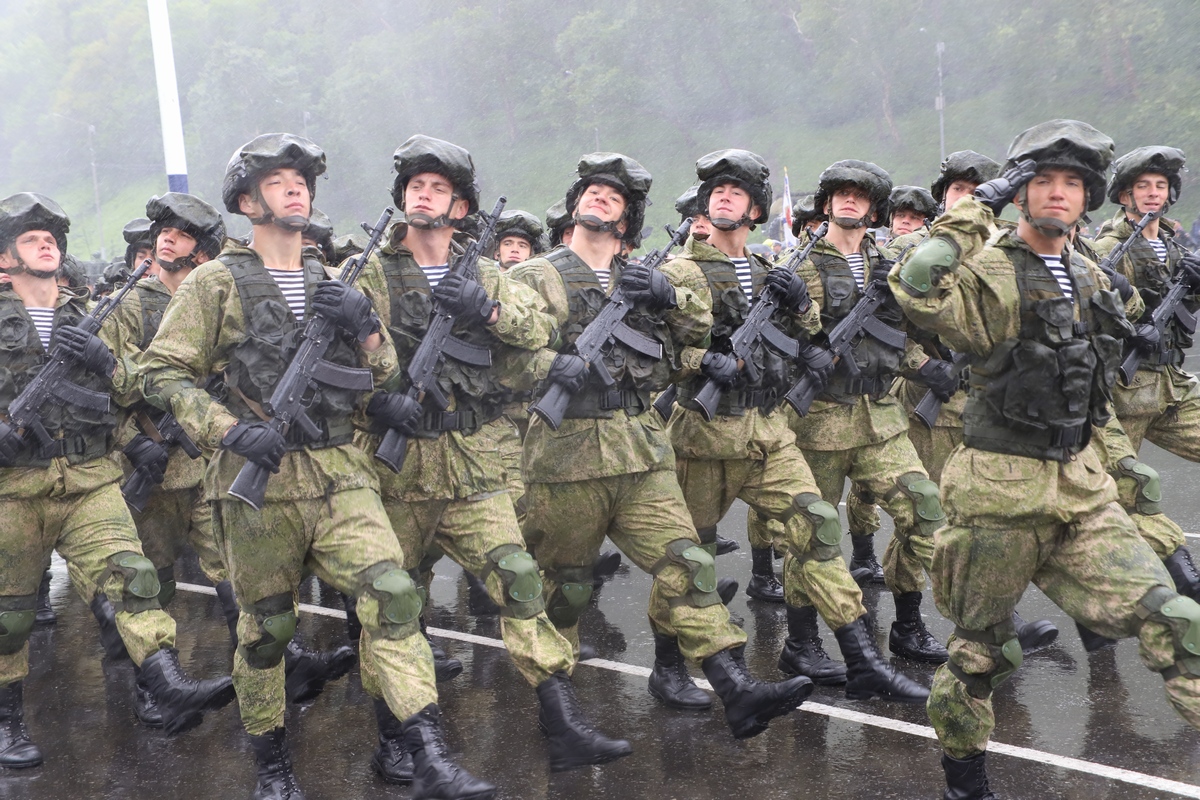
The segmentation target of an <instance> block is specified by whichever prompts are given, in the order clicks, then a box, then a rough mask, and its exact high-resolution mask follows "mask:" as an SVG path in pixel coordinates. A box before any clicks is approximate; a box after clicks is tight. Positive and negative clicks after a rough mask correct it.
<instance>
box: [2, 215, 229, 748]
mask: <svg viewBox="0 0 1200 800" xmlns="http://www.w3.org/2000/svg"><path fill="white" fill-rule="evenodd" d="M69 228H70V221H69V220H68V219H67V216H66V215H65V214H64V213H63V211H62V209H61V208H59V206H58V204H57V203H55V202H54V201H53V200H50V199H49V198H46V197H43V196H41V195H37V194H30V193H23V194H17V195H13V196H12V197H9V198H6V199H4V200H2V201H0V271H3V272H4V274H6V275H8V276H9V278H10V280H9V281H8V282H5V283H4V284H3V286H2V287H0V323H2V324H0V370H2V380H0V386H2V387H3V389H2V390H0V404H2V406H3V408H4V409H5V410H6V411H7V409H8V408H9V405H10V404H11V403H12V402H13V401H14V400H16V399H17V397H18V396H19V395H20V393H21V392H22V391H23V390H24V389H25V387H26V386H27V385H29V383H30V382H31V381H33V380H34V379H35V378H36V377H37V376H38V374H39V373H40V372H41V370H42V369H43V368H44V367H45V366H46V365H47V364H48V363H50V362H49V360H48V358H47V354H48V353H49V352H51V351H56V352H59V353H62V354H64V355H65V356H66V358H67V364H68V367H67V372H66V379H67V380H69V381H71V382H72V383H74V384H75V385H76V388H77V389H81V390H87V391H91V392H94V393H97V394H99V395H101V396H104V397H105V398H106V399H107V396H108V394H109V393H110V392H111V393H113V394H115V395H116V396H117V397H118V398H120V397H121V396H122V395H123V393H124V392H125V391H126V390H127V389H128V387H129V385H130V384H131V383H132V382H134V380H135V379H136V372H135V371H134V370H133V369H132V368H131V365H130V364H129V363H128V362H126V361H125V360H124V359H120V358H117V357H114V355H113V352H112V351H113V349H115V348H116V347H117V344H116V342H114V341H112V340H108V339H105V338H101V335H102V336H108V335H109V332H110V331H111V330H112V329H111V328H109V327H105V328H103V329H101V331H100V334H101V335H96V334H92V333H89V332H87V331H86V330H85V329H84V328H82V327H79V323H80V322H81V321H82V320H83V317H84V316H85V315H86V313H87V307H86V306H87V292H86V291H83V292H75V291H71V290H69V289H60V288H59V287H58V284H57V283H56V282H55V276H56V274H57V273H58V270H59V266H60V264H61V261H62V254H63V253H64V252H65V251H66V246H67V231H68V229H69ZM36 411H37V412H39V413H40V414H41V421H42V423H43V425H44V428H45V433H46V434H48V438H46V439H45V440H44V441H41V440H39V439H38V438H36V437H35V436H34V432H33V431H22V430H18V429H17V428H16V427H15V426H14V425H12V424H11V423H10V422H9V421H7V420H0V519H2V520H3V525H0V766H3V767H8V768H14V769H19V768H25V767H35V766H37V765H39V764H41V763H42V753H41V750H40V749H39V748H38V746H37V745H36V744H34V743H33V742H32V741H30V739H29V735H28V733H27V732H26V730H25V726H24V721H23V711H22V708H23V705H22V699H23V681H24V678H25V676H26V675H27V674H28V673H29V646H28V639H29V634H30V631H31V630H32V628H33V625H34V614H35V611H34V609H35V607H36V603H37V589H38V582H39V579H40V578H41V576H42V572H43V567H44V564H45V561H46V559H47V558H48V557H49V555H50V551H51V549H57V550H58V552H59V553H60V554H61V555H62V557H63V558H64V559H66V561H67V564H68V565H74V566H75V567H76V568H77V569H78V570H79V571H80V572H81V573H82V574H83V575H84V576H86V578H87V581H88V583H89V585H91V586H94V587H97V588H98V589H99V590H101V591H103V592H105V593H106V594H107V595H108V596H109V597H111V598H114V605H115V606H116V615H115V622H116V627H117V630H118V632H119V633H120V636H121V639H122V640H123V642H124V645H125V648H126V649H127V650H128V651H129V654H130V656H131V657H132V658H133V661H134V664H136V665H137V667H138V669H139V684H140V685H141V686H143V687H144V689H145V690H146V691H147V692H148V693H149V694H150V696H151V700H152V702H154V703H157V706H158V712H159V715H160V717H159V721H160V722H161V724H162V725H163V726H164V728H165V729H166V732H167V735H174V734H177V733H180V732H182V731H185V730H188V729H189V728H192V727H194V726H196V725H198V724H200V721H201V719H202V715H203V712H204V711H205V710H212V709H217V708H220V707H222V706H224V705H226V704H228V703H229V702H230V701H231V700H233V688H232V684H231V682H230V680H229V679H228V678H222V679H219V680H209V681H194V680H192V679H190V678H188V677H187V675H186V674H184V672H183V668H182V667H181V666H180V664H179V659H178V655H177V653H176V651H175V649H174V644H175V621H174V620H173V619H171V617H170V616H169V615H168V614H167V613H166V612H165V611H163V610H162V608H161V607H160V604H159V590H160V586H159V582H158V576H157V574H156V573H155V570H154V565H153V564H152V563H151V562H150V560H149V559H147V558H146V557H145V556H144V555H143V554H142V548H141V545H140V544H139V543H138V540H137V534H136V531H135V530H134V525H133V520H132V519H131V518H130V516H129V510H128V509H127V508H126V507H125V501H124V500H123V499H122V497H121V491H120V489H119V488H118V484H117V482H118V481H119V480H120V478H121V468H120V466H118V462H117V460H116V457H115V455H114V453H113V447H114V444H115V435H116V431H117V427H118V422H119V416H118V414H117V412H116V411H115V410H114V409H112V408H111V404H109V407H105V406H100V407H92V408H84V407H82V406H77V405H75V404H63V403H46V404H45V406H44V407H43V408H40V409H36ZM87 599H90V598H87Z"/></svg>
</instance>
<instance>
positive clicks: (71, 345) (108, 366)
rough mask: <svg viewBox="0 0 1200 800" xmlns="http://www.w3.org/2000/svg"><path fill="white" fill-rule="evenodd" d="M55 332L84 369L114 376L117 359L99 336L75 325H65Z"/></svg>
mask: <svg viewBox="0 0 1200 800" xmlns="http://www.w3.org/2000/svg"><path fill="white" fill-rule="evenodd" d="M54 333H55V335H56V336H57V338H58V342H59V344H61V345H62V346H63V348H64V349H65V350H66V352H67V355H69V356H70V357H71V358H73V359H75V360H76V361H78V362H79V363H80V365H81V366H82V367H83V368H84V369H86V370H87V371H88V372H94V373H95V374H97V375H99V376H100V377H102V378H111V377H112V374H113V370H115V369H116V367H117V359H115V358H114V357H113V354H112V351H111V350H109V349H108V345H106V344H105V343H104V342H102V341H100V337H99V336H97V335H96V334H94V333H88V332H87V331H85V330H84V329H83V328H79V327H76V326H74V325H64V326H63V327H61V328H59V329H58V330H56V331H55V332H54Z"/></svg>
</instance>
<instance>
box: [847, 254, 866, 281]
mask: <svg viewBox="0 0 1200 800" xmlns="http://www.w3.org/2000/svg"><path fill="white" fill-rule="evenodd" d="M846 263H847V264H849V265H850V271H851V272H853V273H854V280H855V281H856V282H857V283H858V288H859V289H863V288H866V287H865V284H864V280H865V278H866V273H865V272H864V271H863V257H862V253H851V254H850V255H848V256H846Z"/></svg>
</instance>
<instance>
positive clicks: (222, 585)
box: [213, 581, 242, 647]
mask: <svg viewBox="0 0 1200 800" xmlns="http://www.w3.org/2000/svg"><path fill="white" fill-rule="evenodd" d="M213 588H214V589H216V590H217V600H218V601H220V603H221V613H222V614H223V615H224V616H225V625H226V626H228V628H229V640H230V641H231V642H233V646H234V647H237V646H238V632H237V626H238V616H239V615H240V614H241V613H242V612H241V609H239V608H238V604H237V597H235V596H234V594H233V584H232V583H230V582H229V581H221V582H219V583H218V584H217V585H216V586H214V587H213Z"/></svg>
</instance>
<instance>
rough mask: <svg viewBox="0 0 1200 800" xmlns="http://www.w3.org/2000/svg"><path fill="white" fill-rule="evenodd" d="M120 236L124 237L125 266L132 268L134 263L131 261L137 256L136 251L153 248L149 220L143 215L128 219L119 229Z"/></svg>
mask: <svg viewBox="0 0 1200 800" xmlns="http://www.w3.org/2000/svg"><path fill="white" fill-rule="evenodd" d="M121 236H123V237H124V238H125V266H126V267H128V268H129V269H134V268H135V267H136V265H135V264H134V263H133V259H134V258H136V257H137V251H138V250H153V249H154V237H153V236H151V235H150V220H148V219H146V218H145V217H138V218H137V219H131V220H129V222H127V223H125V227H124V228H123V229H122V230H121Z"/></svg>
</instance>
